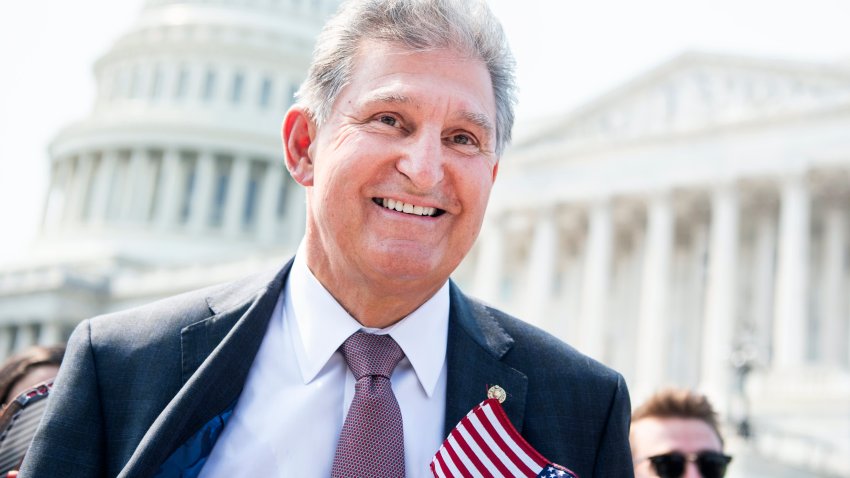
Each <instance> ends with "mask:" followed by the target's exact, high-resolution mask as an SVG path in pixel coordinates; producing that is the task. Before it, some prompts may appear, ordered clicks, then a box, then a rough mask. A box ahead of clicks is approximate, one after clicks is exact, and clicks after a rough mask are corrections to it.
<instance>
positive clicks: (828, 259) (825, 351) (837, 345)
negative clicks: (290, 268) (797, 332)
mask: <svg viewBox="0 0 850 478" xmlns="http://www.w3.org/2000/svg"><path fill="white" fill-rule="evenodd" d="M846 214H847V211H845V210H843V209H842V208H841V207H840V206H839V205H834V204H833V205H830V206H829V207H828V208H827V210H826V213H825V217H824V222H825V227H824V236H825V241H824V254H823V262H822V264H823V265H822V270H823V271H824V284H823V285H824V288H823V299H822V300H823V314H822V315H821V320H822V321H823V322H822V323H821V324H820V325H821V326H820V332H821V336H820V349H821V359H822V360H823V363H824V364H827V365H830V366H838V365H840V364H841V363H842V362H843V361H844V357H843V355H844V349H843V347H844V343H845V342H844V337H843V333H844V329H843V321H844V319H845V317H846V315H847V298H846V297H845V295H844V293H843V292H844V291H845V287H846V285H845V284H846V282H845V279H846V278H845V276H844V264H845V263H846V260H847V253H846V243H847V232H846V231H847V217H846Z"/></svg>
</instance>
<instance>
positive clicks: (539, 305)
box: [523, 209, 558, 326]
mask: <svg viewBox="0 0 850 478" xmlns="http://www.w3.org/2000/svg"><path fill="white" fill-rule="evenodd" d="M538 214H539V215H538V216H537V221H536V222H535V224H534V237H533V238H532V240H531V254H530V257H529V260H528V269H527V273H526V276H525V277H526V279H525V283H526V289H525V294H524V300H525V307H524V308H523V310H525V317H523V319H525V320H526V321H528V322H529V323H532V324H535V325H538V326H543V325H545V324H547V322H549V320H548V317H545V316H544V315H545V314H546V313H547V311H548V306H549V305H550V301H551V299H552V295H553V294H552V287H553V281H554V279H555V271H556V260H557V257H558V254H557V252H558V226H557V223H556V221H555V211H554V209H544V210H541V211H538Z"/></svg>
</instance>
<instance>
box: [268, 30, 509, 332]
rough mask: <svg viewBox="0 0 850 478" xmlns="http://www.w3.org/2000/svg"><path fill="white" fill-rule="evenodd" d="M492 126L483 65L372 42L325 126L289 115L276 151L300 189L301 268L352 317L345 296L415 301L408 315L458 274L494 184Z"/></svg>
mask: <svg viewBox="0 0 850 478" xmlns="http://www.w3.org/2000/svg"><path fill="white" fill-rule="evenodd" d="M495 123H496V106H495V100H494V97H493V88H492V85H491V83H490V76H489V73H488V71H487V68H486V66H485V65H484V63H483V62H482V61H481V60H479V59H472V58H469V57H468V56H466V55H462V54H460V53H458V52H455V51H452V50H443V49H436V50H429V51H423V52H411V51H409V50H405V49H403V48H400V47H396V46H394V45H391V44H387V43H380V42H366V43H364V44H362V45H361V47H360V49H359V55H358V58H356V61H355V66H354V68H353V71H352V76H351V80H350V82H349V83H348V84H347V86H346V87H345V88H344V89H343V90H342V91H341V92H340V94H339V96H338V97H337V99H336V102H335V103H334V106H333V109H332V111H331V113H330V115H329V117H328V119H327V120H326V122H325V123H324V124H323V125H321V126H319V127H316V126H315V125H314V124H313V123H312V122H311V121H310V120H309V118H308V117H307V115H306V113H305V112H304V111H302V110H300V109H299V108H297V107H296V108H293V110H290V112H289V114H288V115H287V120H286V122H285V125H284V140H285V142H286V145H287V163H288V167H289V169H290V172H291V174H292V176H293V177H294V178H295V180H296V181H298V182H299V183H300V184H302V185H303V186H306V187H307V231H306V237H305V240H306V244H307V249H308V251H307V263H308V266H309V267H310V269H311V271H312V272H313V274H314V275H316V277H317V278H318V279H319V281H320V282H322V284H323V285H324V286H325V287H326V288H327V289H328V290H329V291H330V292H331V293H332V294H333V295H334V296H335V297H336V298H337V300H339V301H340V303H341V304H342V305H343V307H345V308H346V309H347V310H349V312H353V310H352V309H357V307H356V306H353V305H351V304H347V303H346V300H341V298H342V299H344V297H341V296H345V295H352V294H353V295H357V296H358V297H357V298H356V300H359V301H363V300H370V297H369V296H370V295H373V296H398V297H401V296H405V297H406V299H404V300H410V301H413V302H418V303H415V304H412V305H413V308H411V309H410V310H409V311H407V312H408V313H409V312H410V311H412V310H413V309H415V307H416V306H418V305H420V304H421V303H422V302H424V301H425V300H427V299H428V298H429V297H430V296H431V295H433V293H434V292H436V291H437V290H438V289H439V288H440V286H442V284H443V283H444V282H445V281H446V280H447V278H448V277H449V274H451V272H452V271H454V269H455V268H456V267H457V265H458V264H459V263H460V261H461V260H462V259H463V257H464V256H465V255H466V253H467V252H468V251H469V249H470V248H471V247H472V244H473V242H474V240H475V238H476V236H477V235H478V231H479V229H480V227H481V221H482V219H483V216H484V211H485V209H486V206H487V200H488V198H489V195H490V189H491V187H492V185H493V181H494V179H495V177H496V171H497V164H498V163H497V157H496V155H495V152H494V150H495V141H496V134H495ZM355 289H356V290H355ZM400 300H401V299H400ZM354 316H355V318H357V319H358V320H360V321H361V322H363V319H364V318H363V317H358V316H357V315H356V314H354ZM400 318H401V317H396V320H398V319H400ZM365 319H367V320H368V319H369V318H368V317H367V318H365Z"/></svg>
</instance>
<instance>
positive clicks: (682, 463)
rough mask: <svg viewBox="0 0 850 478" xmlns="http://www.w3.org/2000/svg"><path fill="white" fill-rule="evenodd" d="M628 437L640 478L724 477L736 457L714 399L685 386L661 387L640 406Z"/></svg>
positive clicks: (636, 473) (636, 476)
mask: <svg viewBox="0 0 850 478" xmlns="http://www.w3.org/2000/svg"><path fill="white" fill-rule="evenodd" d="M629 441H630V443H631V448H632V460H633V461H634V466H635V478H649V477H660V478H699V477H702V478H722V477H723V476H724V475H725V474H726V468H727V466H728V465H729V462H731V461H732V457H731V456H729V455H726V454H724V453H723V437H722V436H721V435H720V430H719V429H718V426H717V413H716V412H715V411H714V408H713V407H712V406H711V403H710V402H709V401H708V399H707V398H706V397H705V396H704V395H701V394H699V393H696V392H693V391H690V390H686V389H672V388H671V389H664V390H661V391H659V392H657V393H656V394H654V395H653V396H652V397H650V398H649V400H647V401H646V402H644V403H643V404H642V405H641V406H639V407H638V408H637V409H636V410H635V411H634V413H633V414H632V425H631V430H630V432H629Z"/></svg>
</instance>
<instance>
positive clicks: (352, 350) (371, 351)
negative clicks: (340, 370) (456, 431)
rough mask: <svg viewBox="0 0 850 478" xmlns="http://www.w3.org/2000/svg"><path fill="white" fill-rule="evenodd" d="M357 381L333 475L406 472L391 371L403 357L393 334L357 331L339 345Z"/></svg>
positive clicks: (362, 477)
mask: <svg viewBox="0 0 850 478" xmlns="http://www.w3.org/2000/svg"><path fill="white" fill-rule="evenodd" d="M340 349H341V351H342V356H343V357H345V361H346V362H348V368H349V369H351V372H352V373H353V374H354V378H355V379H356V380H357V383H356V384H355V386H354V400H352V402H351V407H349V409H348V415H347V416H346V417H345V423H344V424H343V426H342V432H340V434H339V442H338V443H337V445H336V454H335V455H334V463H333V469H332V470H331V476H332V477H333V478H371V477H375V478H397V477H404V430H403V428H402V421H401V409H400V408H399V407H398V401H397V400H396V398H395V395H394V394H393V389H392V386H391V384H390V376H391V375H392V373H393V369H394V368H395V366H396V365H397V364H398V362H399V361H400V360H401V359H402V358H403V357H404V352H402V350H401V347H399V346H398V344H397V343H395V340H393V338H392V337H390V336H389V335H374V334H367V333H364V332H356V333H354V334H353V335H352V336H351V337H349V338H348V339H346V340H345V342H344V343H343V344H342V347H340Z"/></svg>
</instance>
